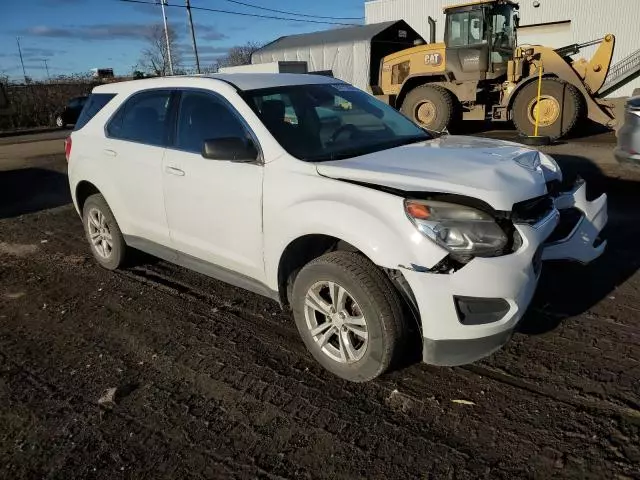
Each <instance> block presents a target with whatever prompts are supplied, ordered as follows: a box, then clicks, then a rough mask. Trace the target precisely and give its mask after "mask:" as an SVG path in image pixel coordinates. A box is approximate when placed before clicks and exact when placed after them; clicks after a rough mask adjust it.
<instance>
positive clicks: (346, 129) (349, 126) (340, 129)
mask: <svg viewBox="0 0 640 480" xmlns="http://www.w3.org/2000/svg"><path fill="white" fill-rule="evenodd" d="M344 132H350V133H351V136H353V134H354V133H358V127H356V126H355V125H353V124H351V123H347V124H346V125H341V126H339V127H338V129H337V130H336V131H335V132H333V135H331V139H330V142H331V143H335V142H336V140H337V139H338V137H339V136H340V135H341V134H342V133H344Z"/></svg>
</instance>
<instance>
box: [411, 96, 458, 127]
mask: <svg viewBox="0 0 640 480" xmlns="http://www.w3.org/2000/svg"><path fill="white" fill-rule="evenodd" d="M400 111H401V112H402V113H404V114H405V115H406V116H407V117H409V118H410V119H411V120H413V121H414V122H415V123H417V124H419V125H421V126H422V127H424V128H426V129H427V130H432V131H434V132H442V131H444V130H445V129H447V128H449V126H450V125H451V123H452V122H453V120H454V118H455V116H456V100H455V98H454V96H453V94H452V93H451V92H450V91H449V90H447V89H446V88H444V87H441V86H439V85H422V86H420V87H416V88H414V89H413V90H411V91H410V92H409V93H408V94H407V96H406V97H405V98H404V101H403V102H402V107H400Z"/></svg>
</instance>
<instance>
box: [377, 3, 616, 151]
mask: <svg viewBox="0 0 640 480" xmlns="http://www.w3.org/2000/svg"><path fill="white" fill-rule="evenodd" d="M517 10H518V4H517V3H515V2H513V1H511V0H481V1H476V2H473V3H468V4H464V5H456V6H452V7H447V8H445V10H444V11H445V15H446V25H445V32H444V42H443V43H429V44H423V45H418V46H415V47H412V48H408V49H404V50H401V51H398V52H395V53H392V54H390V55H387V56H385V57H384V58H383V59H382V61H381V68H380V72H379V75H378V83H377V85H371V91H372V93H373V94H374V95H376V96H377V97H379V98H381V99H383V100H385V101H386V102H388V103H390V104H391V105H393V106H395V107H396V108H398V109H400V110H401V111H402V112H403V113H404V114H405V115H407V116H408V117H410V118H412V119H414V121H416V122H417V123H419V124H421V125H422V126H424V127H425V128H427V129H430V130H435V131H442V130H445V129H447V128H450V127H451V126H452V125H453V124H454V123H455V122H457V121H458V120H487V119H490V120H494V121H508V120H513V123H514V124H515V126H516V128H517V129H518V130H519V131H520V132H521V133H522V134H523V135H527V136H532V135H533V133H534V127H535V123H536V119H538V122H539V133H538V135H540V136H548V137H550V138H551V139H557V138H559V137H562V136H564V135H566V134H567V133H569V132H570V131H571V129H572V128H573V127H574V126H575V125H576V124H577V123H578V121H579V120H581V119H583V118H585V117H587V118H589V119H591V120H593V121H595V122H597V123H600V124H603V125H606V126H608V127H613V126H614V124H615V120H614V114H613V105H611V104H610V103H608V102H606V101H604V100H602V99H599V98H597V96H596V95H597V93H598V90H600V88H601V87H602V85H603V84H604V82H605V79H606V77H607V74H608V72H609V67H610V65H611V58H612V56H613V49H614V45H615V38H614V36H613V35H606V36H605V37H604V38H602V39H599V40H595V41H592V42H587V43H585V44H581V45H580V44H576V45H570V46H567V47H563V48H559V49H552V48H549V47H544V46H541V45H520V46H517V42H516V32H517V27H518V23H519V18H518V14H517ZM433 28H434V23H433V22H432V29H433ZM431 38H432V41H433V39H435V34H434V32H433V30H432V33H431ZM596 44H600V46H599V48H598V50H597V51H596V53H595V54H594V56H593V57H592V58H591V60H589V61H586V60H584V59H580V60H577V61H574V60H573V59H572V58H571V55H574V54H576V53H578V52H579V51H580V49H581V48H583V47H585V46H589V45H596ZM540 69H542V92H541V97H540V100H539V101H538V98H537V93H538V85H537V82H538V75H539V74H540ZM372 83H373V82H372Z"/></svg>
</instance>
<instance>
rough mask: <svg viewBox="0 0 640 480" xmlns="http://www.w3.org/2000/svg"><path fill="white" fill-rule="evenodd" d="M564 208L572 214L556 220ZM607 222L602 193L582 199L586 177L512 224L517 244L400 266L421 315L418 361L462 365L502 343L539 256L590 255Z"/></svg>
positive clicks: (526, 299) (597, 249) (519, 312)
mask: <svg viewBox="0 0 640 480" xmlns="http://www.w3.org/2000/svg"><path fill="white" fill-rule="evenodd" d="M550 206H551V205H550ZM568 210H574V211H575V212H576V214H577V215H573V216H568V218H570V219H572V223H571V224H569V225H568V226H567V225H562V220H561V219H562V217H563V215H562V214H563V212H565V211H568ZM606 223H607V197H606V195H602V196H601V197H599V198H598V199H596V200H593V201H589V200H587V197H586V184H585V183H584V182H583V181H579V182H578V183H577V184H576V185H575V186H574V188H573V189H572V190H570V191H568V192H563V193H560V194H559V195H557V196H555V197H554V198H553V205H552V206H551V210H549V211H548V212H547V214H546V215H544V216H543V217H542V218H541V219H539V220H538V221H537V222H536V223H535V224H526V223H519V224H516V225H515V227H516V229H517V231H518V233H519V235H520V236H521V238H522V245H521V246H520V247H519V248H518V250H517V251H515V252H513V253H511V254H509V255H505V256H501V257H492V258H475V259H473V260H472V261H471V262H469V263H468V264H466V265H465V266H464V267H463V268H461V269H459V270H457V271H455V272H453V273H448V274H436V273H430V272H424V271H416V270H415V269H407V270H403V275H404V277H405V278H406V280H407V282H408V283H409V286H410V287H411V290H412V292H413V294H414V296H415V299H416V304H417V307H418V310H419V311H420V317H421V319H422V336H423V361H424V362H426V363H430V364H433V365H447V366H453V365H462V364H466V363H471V362H474V361H476V360H479V359H481V358H483V357H486V356H488V355H490V354H491V353H493V352H494V351H496V350H498V349H499V348H500V347H502V346H503V345H504V344H505V343H506V342H507V341H508V340H509V338H510V337H511V334H512V332H513V330H514V328H515V326H516V325H517V323H518V322H519V321H520V319H521V318H522V316H523V314H524V312H525V311H526V309H527V308H528V306H529V304H530V302H531V299H532V298H533V294H534V292H535V289H536V287H537V283H538V278H539V276H540V268H539V266H540V263H541V260H572V261H577V262H581V263H589V262H590V261H592V260H594V259H596V258H597V257H599V256H600V255H601V254H602V253H603V251H604V249H605V247H606V242H604V241H601V240H600V239H599V234H600V231H601V230H602V229H603V227H604V226H605V224H606ZM563 228H564V230H563ZM554 234H555V235H554ZM549 239H551V241H550V240H549ZM477 320H479V321H477Z"/></svg>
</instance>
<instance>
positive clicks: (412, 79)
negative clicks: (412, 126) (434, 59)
mask: <svg viewBox="0 0 640 480" xmlns="http://www.w3.org/2000/svg"><path fill="white" fill-rule="evenodd" d="M430 83H437V84H438V85H440V86H441V87H443V88H446V89H447V90H449V91H450V92H451V94H452V95H453V96H454V97H455V98H457V97H456V95H455V93H454V92H453V91H451V89H449V88H447V77H446V75H443V74H432V75H413V76H409V77H407V79H406V80H405V81H404V83H403V84H402V88H401V89H400V93H398V96H397V98H396V108H397V109H400V107H401V106H402V102H404V99H405V97H406V96H407V94H408V93H409V92H410V91H411V90H413V89H414V88H416V87H420V86H422V85H428V84H430Z"/></svg>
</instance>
